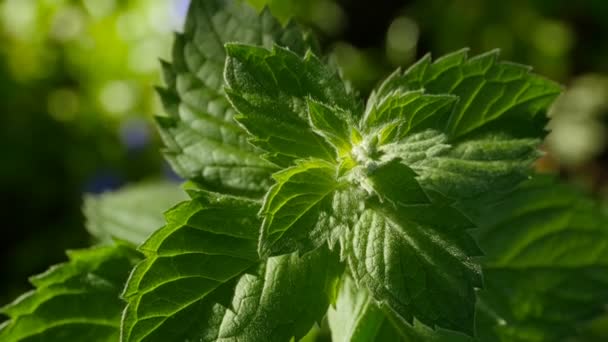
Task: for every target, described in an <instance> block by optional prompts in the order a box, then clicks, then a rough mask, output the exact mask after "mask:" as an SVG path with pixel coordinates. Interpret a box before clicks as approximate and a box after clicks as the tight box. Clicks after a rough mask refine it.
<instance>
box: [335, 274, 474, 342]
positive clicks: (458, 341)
mask: <svg viewBox="0 0 608 342" xmlns="http://www.w3.org/2000/svg"><path fill="white" fill-rule="evenodd" d="M327 317H328V321H329V326H330V328H331V333H332V341H334V342H340V341H344V342H346V341H352V342H358V341H360V342H368V341H377V342H384V341H407V342H419V341H425V342H472V341H473V339H472V338H470V337H468V336H466V335H464V334H461V333H457V332H455V331H449V330H445V329H431V328H429V327H427V326H425V325H424V324H422V323H420V322H419V321H417V320H414V322H413V324H410V323H408V322H405V321H403V320H401V319H400V318H398V317H396V316H394V314H392V313H391V312H390V310H388V311H387V309H382V308H381V307H380V306H378V304H377V303H376V302H375V301H374V300H373V298H372V297H371V296H370V295H369V293H368V292H367V291H366V290H365V289H363V288H358V287H357V286H356V285H355V283H354V281H353V280H352V279H351V278H350V277H349V276H345V277H344V278H343V280H342V283H341V287H340V292H339V295H338V299H337V300H336V305H335V308H330V310H329V311H328V313H327Z"/></svg>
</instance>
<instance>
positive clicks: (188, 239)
mask: <svg viewBox="0 0 608 342" xmlns="http://www.w3.org/2000/svg"><path fill="white" fill-rule="evenodd" d="M193 196H194V197H193V198H192V200H191V201H189V202H184V203H182V204H180V205H178V206H176V207H175V208H173V209H172V210H171V211H169V212H168V213H167V214H166V219H167V225H166V226H165V227H163V228H161V229H160V230H157V231H156V232H155V233H154V234H153V235H152V236H151V237H150V238H149V239H148V240H147V241H146V242H145V243H144V244H143V245H142V246H141V247H140V250H141V251H142V252H143V253H144V254H145V255H146V258H145V260H144V261H142V262H141V263H140V264H138V265H137V266H136V267H135V269H134V270H133V272H132V274H131V277H130V278H129V281H128V283H127V286H126V287H125V290H124V293H123V297H124V298H125V299H126V300H127V301H128V305H127V308H126V309H125V313H124V317H123V323H122V333H121V335H122V340H124V341H143V340H154V341H158V340H160V341H174V340H180V339H181V340H185V339H187V338H191V337H192V336H194V335H195V334H198V333H200V331H201V325H202V323H204V322H205V320H206V319H209V318H210V317H212V316H213V314H214V311H215V310H216V308H215V305H216V304H217V303H225V302H227V301H229V300H230V298H231V294H232V288H233V287H234V284H235V282H236V281H237V279H238V277H239V276H240V275H241V274H242V273H243V272H244V271H246V270H247V269H249V268H251V267H252V266H254V265H255V264H256V263H257V262H258V260H257V253H256V245H257V237H258V232H257V226H258V225H259V223H258V221H257V219H256V213H257V211H258V210H259V205H258V204H257V202H254V201H249V200H244V199H237V198H235V197H226V196H219V195H213V194H206V193H202V192H201V193H195V194H194V195H193Z"/></svg>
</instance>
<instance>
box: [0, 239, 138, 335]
mask: <svg viewBox="0 0 608 342" xmlns="http://www.w3.org/2000/svg"><path fill="white" fill-rule="evenodd" d="M68 256H69V259H70V260H69V261H68V262H66V263H64V264H59V265H56V266H53V267H51V268H50V269H49V270H48V271H46V272H45V273H43V274H40V275H37V276H34V277H32V278H30V281H31V283H32V284H33V285H34V286H35V287H36V289H35V290H33V291H31V292H28V293H26V294H24V295H23V296H21V297H19V298H18V299H17V300H16V301H15V302H13V303H12V304H9V305H7V306H5V307H3V308H2V309H1V310H0V312H2V313H4V314H6V315H8V316H9V317H10V318H11V320H10V321H8V322H6V323H5V324H4V325H2V327H0V340H1V341H4V342H12V341H49V342H52V341H57V342H63V341H93V342H95V341H99V342H107V341H117V340H118V338H119V328H120V316H121V312H122V309H123V306H124V303H123V302H122V301H121V300H120V298H119V294H120V291H121V289H122V285H123V284H124V282H125V280H126V279H127V277H128V275H129V271H130V270H131V268H132V267H133V265H134V264H135V263H136V262H137V261H138V260H139V258H140V255H139V254H138V253H137V252H135V251H134V250H133V249H131V248H130V247H129V246H127V245H125V244H123V243H117V244H115V245H113V246H103V247H95V248H91V249H85V250H76V251H69V252H68Z"/></svg>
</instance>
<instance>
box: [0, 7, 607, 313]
mask: <svg viewBox="0 0 608 342" xmlns="http://www.w3.org/2000/svg"><path fill="white" fill-rule="evenodd" d="M249 2H250V3H251V4H253V5H254V6H256V7H258V8H261V7H263V6H264V5H265V4H266V5H269V6H270V8H271V10H272V11H273V13H274V14H275V15H276V16H278V17H279V18H281V20H283V21H285V20H287V18H289V17H295V18H297V20H298V21H300V22H302V23H303V24H306V25H309V26H310V27H312V28H313V29H314V30H315V31H316V32H317V33H318V34H319V37H320V40H321V43H322V46H323V47H324V50H325V51H326V52H328V53H333V54H334V56H335V58H336V59H337V61H338V62H339V64H341V65H342V67H343V71H344V76H345V77H346V78H347V79H348V80H350V81H351V82H352V84H353V85H354V86H355V87H356V88H358V89H359V90H360V92H361V93H362V94H363V95H366V94H367V93H369V92H370V90H371V89H372V88H373V87H374V86H375V85H376V84H377V83H378V82H379V80H381V79H382V77H384V76H386V75H387V74H388V73H389V72H391V71H392V70H394V69H395V68H397V67H400V66H401V67H407V66H408V65H409V64H411V63H412V62H413V61H415V60H416V59H417V58H419V57H421V56H422V55H424V54H426V53H427V52H432V54H433V55H434V56H440V55H442V54H444V53H447V52H450V51H454V50H457V49H460V48H462V47H470V48H471V54H476V53H481V52H484V51H487V50H491V49H495V48H499V49H501V52H502V58H504V59H508V60H512V61H515V62H519V63H524V64H529V65H533V66H534V68H535V70H536V72H538V73H540V74H543V75H545V76H547V77H550V78H552V79H555V80H557V81H559V82H561V83H563V84H564V85H565V86H566V87H567V91H566V92H565V93H564V95H563V96H562V97H561V98H560V99H559V100H558V101H557V103H556V104H555V105H554V106H553V108H552V109H551V113H550V115H551V116H552V122H551V124H550V127H551V129H552V130H553V131H552V133H551V134H550V135H549V136H548V138H547V141H546V144H545V147H544V148H545V150H546V151H547V155H546V156H545V157H544V158H543V159H542V161H541V162H539V164H538V168H539V169H540V170H543V171H549V172H556V173H559V174H560V175H561V176H562V177H563V178H564V179H565V180H567V181H570V182H573V183H575V184H577V185H578V186H580V187H582V188H584V189H585V190H587V191H588V192H589V193H591V194H592V195H593V196H596V197H598V198H599V199H600V200H603V199H604V197H606V195H608V192H607V190H608V188H607V187H606V185H608V149H607V146H608V144H607V141H608V140H607V139H608V136H607V135H606V132H607V129H608V40H607V39H608V38H607V37H608V1H606V0H578V1H572V0H568V1H566V0H511V1H493V0H433V1H426V0H419V1H397V0H375V1H371V2H370V1H368V0H365V1H363V0H361V1H359V0H335V1H334V0H307V1H302V0H249ZM188 3H189V0H0V149H1V151H2V152H1V154H0V160H1V161H0V165H1V167H0V193H1V197H0V198H1V199H2V201H1V205H0V219H1V221H0V222H1V223H2V231H1V234H0V239H1V240H0V241H1V243H0V305H2V304H4V303H7V302H8V301H10V300H12V299H13V298H14V297H15V296H17V295H18V294H20V293H21V292H23V291H24V290H26V289H28V288H29V285H28V283H27V277H28V276H29V275H32V274H35V273H39V272H42V271H43V270H45V269H46V268H47V267H48V266H49V265H51V264H54V263H57V262H61V261H63V260H64V259H65V257H64V250H65V249H68V248H72V249H73V248H81V247H85V246H87V245H89V244H90V242H91V241H90V239H89V237H88V235H87V233H86V232H85V230H84V228H83V227H84V225H83V217H82V214H81V212H80V208H81V205H82V195H83V194H84V193H101V192H104V191H108V190H112V189H116V188H118V187H120V186H122V185H124V184H127V183H133V182H138V181H142V180H146V179H154V178H169V179H176V177H175V175H174V174H173V173H172V172H171V170H170V169H169V168H168V166H167V164H166V163H165V162H164V161H163V159H162V156H161V154H160V153H159V148H160V144H159V139H158V137H157V135H156V132H155V128H154V126H153V123H152V120H151V118H152V116H153V115H155V114H159V113H161V112H162V109H161V106H160V104H159V101H158V99H157V98H156V96H155V94H154V90H153V86H154V85H157V84H160V82H161V80H160V75H159V68H158V59H159V58H165V59H166V58H167V57H168V56H169V51H170V47H171V42H172V33H173V32H174V31H177V30H179V29H180V27H181V25H182V23H183V20H184V16H185V14H186V11H187V8H188ZM176 180H177V179H176Z"/></svg>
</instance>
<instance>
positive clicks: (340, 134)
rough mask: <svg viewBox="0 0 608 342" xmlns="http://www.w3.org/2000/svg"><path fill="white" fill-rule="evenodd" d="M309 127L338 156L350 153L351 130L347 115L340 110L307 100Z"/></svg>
mask: <svg viewBox="0 0 608 342" xmlns="http://www.w3.org/2000/svg"><path fill="white" fill-rule="evenodd" d="M307 103H308V115H309V118H310V126H311V127H312V129H313V131H314V132H315V133H317V134H318V135H320V136H322V137H323V138H325V140H326V141H327V142H329V143H330V144H331V145H332V146H333V147H334V148H335V149H336V153H337V155H338V156H343V155H346V154H347V153H350V150H351V147H352V142H351V130H352V128H351V127H350V126H349V125H348V123H347V121H346V120H345V118H347V117H348V114H347V113H345V112H343V111H342V110H341V109H340V108H336V107H328V106H326V105H324V104H322V103H319V102H315V101H313V100H310V99H308V101H307Z"/></svg>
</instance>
